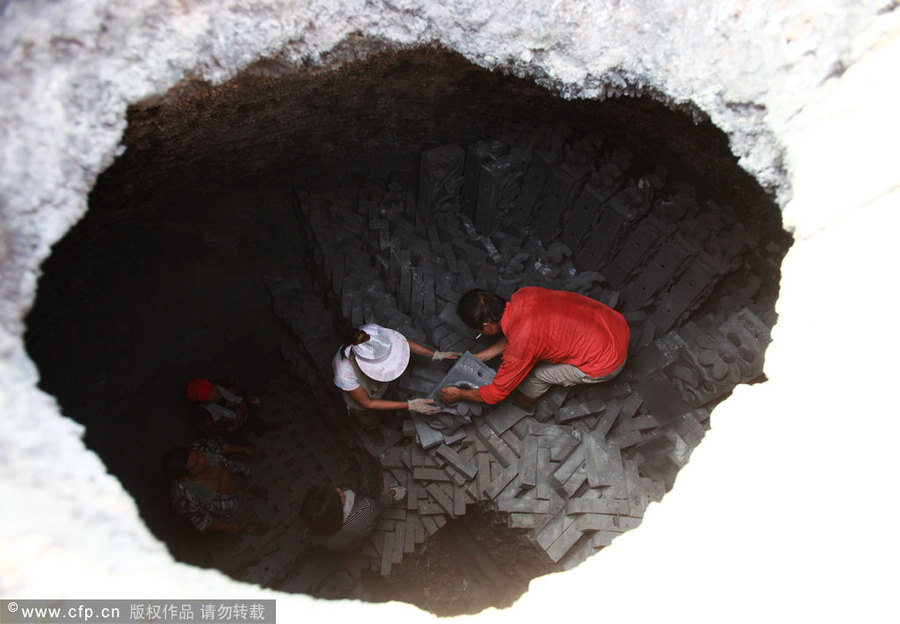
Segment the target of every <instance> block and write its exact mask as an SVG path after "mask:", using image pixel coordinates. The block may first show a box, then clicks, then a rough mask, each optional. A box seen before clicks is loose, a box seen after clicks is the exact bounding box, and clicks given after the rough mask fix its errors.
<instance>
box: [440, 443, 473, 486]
mask: <svg viewBox="0 0 900 624" xmlns="http://www.w3.org/2000/svg"><path fill="white" fill-rule="evenodd" d="M436 453H437V455H438V456H440V457H442V458H444V459H445V460H446V461H447V462H448V463H449V464H450V465H451V466H453V467H454V468H455V469H456V470H458V471H459V472H461V473H463V474H464V475H465V476H466V478H467V479H474V478H475V475H476V474H478V468H477V467H475V466H473V465H472V464H471V463H469V462H468V461H466V460H465V459H464V458H463V457H462V456H460V454H459V453H457V452H456V451H454V450H453V449H452V448H450V447H449V446H447V445H446V444H441V445H440V446H438V447H437V451H436Z"/></svg>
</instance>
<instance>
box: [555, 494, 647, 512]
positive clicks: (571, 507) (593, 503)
mask: <svg viewBox="0 0 900 624" xmlns="http://www.w3.org/2000/svg"><path fill="white" fill-rule="evenodd" d="M630 511H631V507H630V505H629V504H628V501H626V500H621V499H614V498H605V497H601V498H587V497H586V496H582V497H579V498H570V499H569V500H567V501H566V513H567V514H569V515H579V514H610V515H616V514H627V513H630Z"/></svg>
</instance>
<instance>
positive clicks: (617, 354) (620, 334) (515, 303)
mask: <svg viewBox="0 0 900 624" xmlns="http://www.w3.org/2000/svg"><path fill="white" fill-rule="evenodd" d="M500 327H501V328H502V329H503V334H504V335H505V336H506V340H507V344H506V348H505V349H504V350H503V361H502V363H501V364H500V369H499V370H498V371H497V375H496V376H495V377H494V381H493V382H492V383H490V384H488V385H487V386H481V388H479V390H478V393H479V394H480V395H481V399H482V400H483V401H484V402H485V403H489V404H492V405H493V404H494V403H498V402H500V401H502V400H503V399H504V398H505V397H506V396H507V395H508V394H509V393H510V392H512V391H513V390H514V389H515V388H516V386H518V385H519V384H520V383H521V382H522V380H523V379H525V377H526V376H527V375H528V373H529V372H530V371H531V369H532V367H533V366H534V365H535V364H536V363H537V362H539V361H540V362H553V363H554V364H560V363H563V364H571V365H572V366H575V367H577V368H579V369H580V370H581V371H582V372H584V373H585V374H586V375H589V376H591V377H601V376H603V375H608V374H609V373H612V372H614V371H615V370H616V369H617V368H618V367H619V366H621V365H622V363H623V362H624V361H625V356H626V355H627V354H628V341H629V339H630V337H631V330H630V329H629V328H628V323H627V322H626V321H625V317H624V316H622V315H621V314H619V313H618V312H616V311H615V310H613V309H612V308H610V307H609V306H606V305H603V304H602V303H600V302H599V301H594V300H593V299H591V298H589V297H585V296H584V295H579V294H578V293H573V292H566V291H562V290H547V289H546V288H537V287H528V288H522V289H519V290H518V291H516V293H515V294H513V296H512V298H511V299H510V301H509V303H507V304H506V308H505V309H504V310H503V317H502V318H501V319H500Z"/></svg>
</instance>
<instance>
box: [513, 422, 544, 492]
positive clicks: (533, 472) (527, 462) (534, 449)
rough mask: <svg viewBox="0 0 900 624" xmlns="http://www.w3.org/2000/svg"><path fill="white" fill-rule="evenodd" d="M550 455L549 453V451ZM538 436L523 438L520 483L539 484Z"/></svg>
mask: <svg viewBox="0 0 900 624" xmlns="http://www.w3.org/2000/svg"><path fill="white" fill-rule="evenodd" d="M548 456H549V453H548ZM537 463H538V437H537V436H534V435H530V436H528V437H526V438H525V439H524V440H522V455H521V456H520V457H519V481H518V483H519V485H520V486H521V487H525V488H532V487H534V486H535V485H537Z"/></svg>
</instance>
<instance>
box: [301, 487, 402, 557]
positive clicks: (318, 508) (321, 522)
mask: <svg viewBox="0 0 900 624" xmlns="http://www.w3.org/2000/svg"><path fill="white" fill-rule="evenodd" d="M404 498H406V488H404V487H400V486H393V487H391V488H390V489H389V490H388V491H387V493H385V494H382V495H381V496H379V497H378V498H370V497H368V496H360V495H358V494H356V493H354V492H353V490H348V489H342V488H329V487H321V486H316V487H313V488H312V489H311V490H310V491H309V492H307V493H306V496H305V497H304V498H303V505H302V507H301V510H300V515H301V517H302V518H303V520H304V522H306V526H307V527H308V528H309V532H310V533H311V534H312V535H313V540H314V542H315V543H317V544H318V545H320V546H322V547H323V548H326V549H328V550H337V551H344V550H352V549H354V548H357V547H359V546H361V545H362V542H363V541H364V540H365V539H366V537H368V536H369V535H371V533H372V532H373V531H374V530H375V525H376V524H377V522H378V516H379V515H380V514H381V512H382V511H383V510H384V508H385V507H387V506H388V505H390V504H391V503H392V502H394V501H400V500H403V499H404Z"/></svg>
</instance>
